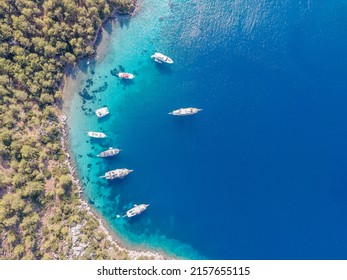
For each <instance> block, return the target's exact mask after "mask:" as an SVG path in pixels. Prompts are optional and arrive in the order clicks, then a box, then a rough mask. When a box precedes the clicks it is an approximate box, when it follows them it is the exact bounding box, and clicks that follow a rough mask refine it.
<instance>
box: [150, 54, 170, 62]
mask: <svg viewBox="0 0 347 280" xmlns="http://www.w3.org/2000/svg"><path fill="white" fill-rule="evenodd" d="M151 58H154V61H155V62H158V63H162V62H164V63H167V64H172V63H173V60H172V59H171V58H170V57H168V56H166V55H164V54H162V53H155V54H153V55H152V56H151Z"/></svg>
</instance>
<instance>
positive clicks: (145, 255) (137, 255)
mask: <svg viewBox="0 0 347 280" xmlns="http://www.w3.org/2000/svg"><path fill="white" fill-rule="evenodd" d="M66 120H67V117H66V116H64V115H61V116H60V118H59V121H60V126H61V131H62V137H61V147H62V149H63V151H64V152H65V154H66V158H67V159H66V161H65V162H64V164H66V165H67V167H68V168H69V171H70V175H71V179H72V182H73V185H74V187H75V188H77V192H78V199H79V202H80V207H81V208H82V209H83V210H84V211H86V213H87V214H88V215H91V216H92V217H94V218H95V219H96V220H97V221H98V230H100V231H101V232H103V233H104V234H105V236H106V239H107V240H108V241H109V242H110V243H111V244H112V245H113V246H114V247H115V248H117V250H118V251H120V252H125V253H127V255H128V256H129V257H130V259H133V260H136V259H152V260H165V259H170V258H169V257H168V256H165V255H164V254H159V253H157V252H151V251H143V250H131V249H127V248H126V247H125V246H124V245H123V246H122V245H120V244H119V242H117V239H118V238H117V236H116V235H115V234H114V233H111V230H110V229H109V228H108V225H107V224H106V222H105V221H104V220H102V218H101V217H100V215H99V214H98V213H96V211H94V210H93V209H92V208H91V207H90V205H89V204H88V203H87V202H86V201H85V200H84V199H83V196H82V193H83V190H82V186H81V184H80V180H79V179H78V177H77V173H76V168H75V164H74V162H73V161H72V159H71V157H70V154H69V152H68V143H67V140H68V133H67V124H66ZM81 227H82V225H80V224H78V225H76V226H75V227H73V228H71V230H70V234H71V235H72V248H71V254H70V256H69V259H74V258H78V257H80V256H82V255H83V252H84V251H85V250H86V249H87V247H88V244H86V243H78V242H77V238H78V235H79V229H80V228H81Z"/></svg>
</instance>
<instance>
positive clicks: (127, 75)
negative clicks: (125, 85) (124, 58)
mask: <svg viewBox="0 0 347 280" xmlns="http://www.w3.org/2000/svg"><path fill="white" fill-rule="evenodd" d="M117 76H118V77H119V78H121V79H127V80H132V79H134V78H135V76H134V75H133V74H130V73H125V72H120V73H118V74H117Z"/></svg>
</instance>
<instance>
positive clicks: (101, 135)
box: [88, 131, 107, 138]
mask: <svg viewBox="0 0 347 280" xmlns="http://www.w3.org/2000/svg"><path fill="white" fill-rule="evenodd" d="M88 136H89V137H92V138H105V137H107V135H106V134H105V133H102V132H95V131H89V132H88Z"/></svg>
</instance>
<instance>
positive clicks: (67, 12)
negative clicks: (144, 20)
mask: <svg viewBox="0 0 347 280" xmlns="http://www.w3.org/2000/svg"><path fill="white" fill-rule="evenodd" d="M132 2H133V1H130V0H125V1H112V2H111V3H110V2H107V1H105V0H47V1H46V0H41V1H40V0H37V1H36V0H0V114H1V117H0V259H67V258H82V259H86V258H87V259H111V258H127V257H128V256H127V253H126V251H122V250H119V249H117V248H116V247H115V246H114V245H113V244H112V243H111V241H110V240H109V239H108V238H106V236H105V233H104V232H103V231H102V230H101V229H100V226H99V222H98V221H97V220H96V219H95V218H94V217H93V216H92V215H90V214H88V212H87V211H86V210H85V208H83V207H81V203H80V200H79V199H78V192H77V188H76V186H75V185H74V183H73V180H72V177H71V176H70V174H69V169H68V167H67V155H66V152H65V151H64V150H63V148H62V142H61V140H62V124H61V122H60V121H59V118H58V116H59V106H58V104H59V103H60V98H61V91H60V90H59V87H58V86H59V84H60V83H61V80H62V78H63V70H64V68H65V66H66V65H67V63H74V62H75V61H76V60H77V59H78V58H80V57H83V56H88V55H92V54H93V52H94V50H93V45H92V42H93V40H94V38H95V35H96V31H97V29H98V28H99V26H100V24H101V22H102V20H103V19H104V18H105V17H107V16H108V15H109V14H110V12H111V10H113V9H114V8H117V9H118V10H120V11H122V12H124V11H129V9H132V8H133V7H134V5H133V3H132Z"/></svg>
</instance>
